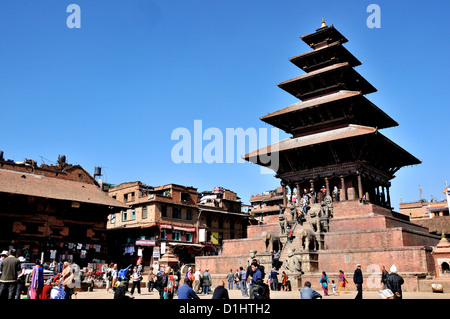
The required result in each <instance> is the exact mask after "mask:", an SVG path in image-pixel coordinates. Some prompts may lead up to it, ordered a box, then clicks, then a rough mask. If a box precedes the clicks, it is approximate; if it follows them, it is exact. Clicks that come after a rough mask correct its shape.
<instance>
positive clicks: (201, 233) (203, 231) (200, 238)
mask: <svg viewBox="0 0 450 319" xmlns="http://www.w3.org/2000/svg"><path fill="white" fill-rule="evenodd" d="M198 241H199V242H201V243H202V242H204V241H206V229H199V230H198Z"/></svg>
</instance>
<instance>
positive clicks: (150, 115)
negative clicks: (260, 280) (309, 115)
mask: <svg viewBox="0 0 450 319" xmlns="http://www.w3.org/2000/svg"><path fill="white" fill-rule="evenodd" d="M72 3H74V4H77V5H79V7H80V8H81V28H79V29H70V28H68V27H67V25H66V19H67V17H68V16H69V15H70V13H67V12H66V8H67V6H68V5H69V4H72ZM371 3H375V4H378V5H379V6H380V8H381V28H372V29H371V28H368V26H367V24H366V20H367V18H368V16H369V15H370V13H368V12H366V9H367V6H368V5H369V4H371ZM449 11H450V5H449V3H448V1H429V2H427V5H426V6H425V5H424V4H423V3H422V2H418V4H414V3H411V2H405V1H392V0H391V1H364V0H353V1H331V0H329V1H321V2H320V3H317V2H316V1H299V0H296V1H291V0H285V1H253V0H249V1H234V0H230V1H211V0H209V1H197V0H193V1H178V0H174V1H156V0H155V1H152V0H127V1H124V0H122V1H114V0H109V1H103V0H96V1H91V0H89V1H87V0H86V1H85V0H71V1H64V0H51V1H50V0H48V1H47V0H40V1H34V0H14V1H13V0H3V1H1V3H0V45H1V50H0V70H1V72H0V107H1V115H0V149H1V150H3V151H4V153H5V157H6V158H7V159H13V160H16V161H22V160H23V159H24V158H32V159H34V160H36V161H38V164H41V163H43V162H45V163H50V162H56V160H57V158H58V154H64V155H66V157H67V161H68V162H69V163H72V164H79V165H81V166H83V167H84V168H85V169H87V170H88V171H89V172H91V173H93V170H94V167H95V166H101V167H103V170H102V172H103V174H104V176H103V180H104V181H106V182H109V183H113V184H119V183H121V182H126V181H136V180H140V181H142V182H144V183H146V184H148V185H153V186H157V185H163V184H168V183H178V184H182V185H192V186H194V187H197V188H198V190H199V191H202V190H212V189H213V187H214V186H222V187H225V188H229V189H231V190H234V191H236V192H237V193H238V195H239V196H240V197H241V198H242V200H243V201H244V202H245V203H248V201H249V198H250V195H251V194H256V193H258V192H263V191H265V190H269V189H274V188H275V187H277V186H278V185H279V180H277V179H275V178H274V177H273V175H262V174H260V170H259V167H258V166H256V165H253V164H249V163H243V164H242V163H223V164H206V163H195V164H194V163H190V164H187V163H181V164H176V163H174V162H173V161H172V159H171V150H172V147H173V146H174V145H175V144H176V141H172V140H171V134H172V131H173V130H174V129H176V128H179V127H185V128H187V129H189V130H192V131H193V125H194V120H202V124H203V128H204V129H207V128H210V127H215V128H219V129H220V130H223V132H225V129H226V128H238V127H242V128H244V129H246V128H256V129H258V128H267V129H269V128H270V126H268V125H267V124H265V123H264V122H262V121H261V120H260V119H259V118H260V117H261V116H263V115H265V114H267V113H270V112H273V111H275V110H278V109H280V108H282V107H285V106H287V105H289V104H292V103H295V102H297V101H298V100H296V99H295V98H294V97H292V96H291V95H289V94H288V93H286V92H284V91H283V90H281V89H280V88H278V87H277V84H278V83H280V82H282V81H285V80H287V79H290V78H292V77H295V76H298V75H301V74H303V71H302V70H300V69H298V68H297V67H296V66H294V65H293V64H292V63H290V62H289V60H288V59H289V57H292V56H295V55H298V54H301V53H304V52H307V51H309V50H310V48H309V47H308V46H307V45H306V44H305V43H303V42H302V41H301V40H300V39H299V37H300V36H301V35H303V34H307V33H311V32H314V31H315V30H316V29H317V28H319V27H320V22H321V20H322V18H325V21H326V23H327V24H334V26H335V27H336V28H337V29H338V30H339V31H340V32H341V33H342V34H344V35H345V36H346V37H347V38H348V39H349V42H348V43H346V44H345V46H346V48H347V49H348V50H349V51H350V52H352V53H353V54H354V55H355V56H356V57H357V58H358V59H359V60H360V61H361V62H362V63H363V64H362V65H361V66H359V67H357V68H356V70H357V71H358V72H359V73H360V74H361V75H363V76H364V77H365V78H366V79H367V80H368V81H369V82H370V83H371V84H372V85H374V86H375V87H376V88H377V89H378V92H376V93H372V94H369V95H367V98H369V100H371V101H372V102H373V103H375V104H376V105H377V106H378V107H380V108H381V109H382V110H384V111H385V112H386V113H387V114H389V115H390V116H391V117H392V118H393V119H394V120H396V121H397V122H398V123H399V124H400V125H399V126H398V127H394V128H390V129H385V130H382V131H381V133H382V134H384V135H386V136H387V137H389V138H391V139H392V140H393V141H394V142H396V143H398V144H399V145H400V146H401V147H403V148H404V149H406V150H407V151H409V152H410V153H411V154H413V155H414V156H416V157H417V158H419V159H420V160H422V162H423V163H422V164H421V165H417V166H412V167H405V168H402V169H401V170H400V171H399V172H397V174H396V178H395V179H394V180H392V188H391V199H392V203H393V205H394V208H395V209H396V210H398V204H399V201H400V197H402V199H403V201H414V200H417V199H419V186H421V187H422V189H423V195H424V198H426V199H430V198H431V196H434V197H436V198H437V199H438V200H440V199H443V198H444V195H443V194H442V190H443V189H444V187H445V182H446V181H447V180H448V182H449V183H450V176H449V169H448V158H449V142H448V125H449V119H450V111H449V103H448V93H447V92H448V86H449V80H448V71H449V70H450V67H449V63H450V62H449V59H448V52H449V50H450V44H449V41H448V40H449V36H450V31H449V28H448V25H447V24H448V12H449ZM284 137H286V136H285V135H283V134H281V133H280V138H284Z"/></svg>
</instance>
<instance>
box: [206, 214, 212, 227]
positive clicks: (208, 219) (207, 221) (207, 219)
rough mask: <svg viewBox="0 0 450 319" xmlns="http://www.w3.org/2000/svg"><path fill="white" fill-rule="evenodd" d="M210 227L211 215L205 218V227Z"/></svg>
mask: <svg viewBox="0 0 450 319" xmlns="http://www.w3.org/2000/svg"><path fill="white" fill-rule="evenodd" d="M211 225H212V218H211V215H208V216H206V226H207V227H211Z"/></svg>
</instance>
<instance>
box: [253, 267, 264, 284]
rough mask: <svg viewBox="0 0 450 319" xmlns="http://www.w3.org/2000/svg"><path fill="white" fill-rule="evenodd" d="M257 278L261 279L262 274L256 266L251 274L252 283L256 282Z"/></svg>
mask: <svg viewBox="0 0 450 319" xmlns="http://www.w3.org/2000/svg"><path fill="white" fill-rule="evenodd" d="M258 279H261V280H262V274H261V270H259V268H256V270H255V272H254V273H253V275H252V281H253V283H256V280H258Z"/></svg>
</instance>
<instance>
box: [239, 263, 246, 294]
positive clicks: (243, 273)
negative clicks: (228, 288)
mask: <svg viewBox="0 0 450 319" xmlns="http://www.w3.org/2000/svg"><path fill="white" fill-rule="evenodd" d="M239 280H240V284H241V293H242V297H248V293H247V272H246V271H245V270H244V268H243V267H242V266H241V267H239Z"/></svg>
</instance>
